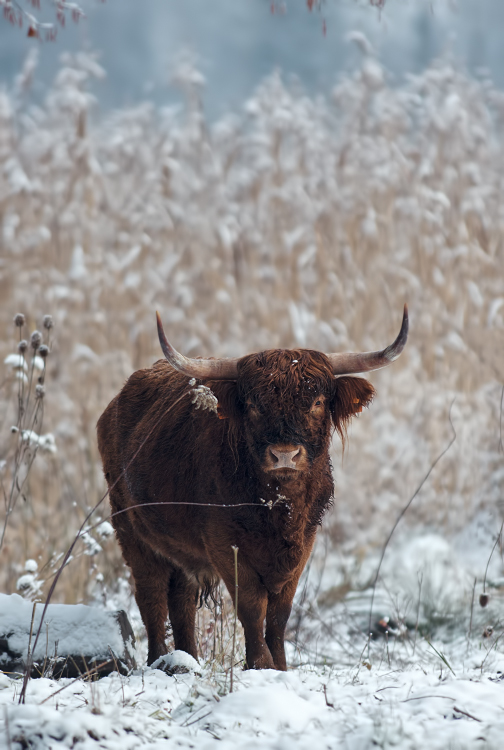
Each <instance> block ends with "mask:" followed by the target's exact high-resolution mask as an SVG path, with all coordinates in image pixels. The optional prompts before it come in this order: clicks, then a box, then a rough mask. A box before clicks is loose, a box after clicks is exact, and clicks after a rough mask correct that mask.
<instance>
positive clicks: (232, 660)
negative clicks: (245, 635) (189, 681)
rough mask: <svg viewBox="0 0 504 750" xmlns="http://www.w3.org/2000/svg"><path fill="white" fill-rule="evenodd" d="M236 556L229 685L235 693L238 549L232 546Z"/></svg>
mask: <svg viewBox="0 0 504 750" xmlns="http://www.w3.org/2000/svg"><path fill="white" fill-rule="evenodd" d="M232 550H233V555H234V572H235V597H234V620H233V646H232V649H231V677H230V683H229V692H230V693H232V692H233V670H234V660H235V649H236V625H237V619H238V547H236V546H235V545H233V546H232Z"/></svg>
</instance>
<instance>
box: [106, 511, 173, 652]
mask: <svg viewBox="0 0 504 750" xmlns="http://www.w3.org/2000/svg"><path fill="white" fill-rule="evenodd" d="M114 521H115V524H114V525H115V529H116V534H117V538H118V540H119V544H120V545H121V548H122V552H123V556H124V559H125V560H126V563H127V565H129V567H130V568H131V572H132V574H133V580H134V581H135V599H136V603H137V604H138V609H139V610H140V614H141V616H142V621H143V624H144V625H145V629H146V631H147V640H148V644H149V645H148V655H147V664H148V665H151V664H152V663H153V662H155V661H156V659H159V657H160V656H164V655H165V654H166V653H168V649H167V647H166V640H165V636H166V621H167V619H168V596H167V594H168V586H169V581H170V577H171V574H172V570H173V568H172V566H171V564H170V563H169V562H168V561H167V560H165V559H164V558H162V557H161V556H160V555H156V554H155V553H154V552H153V551H152V550H151V549H150V548H149V547H148V546H147V545H146V544H144V542H142V540H141V539H139V538H138V537H137V536H136V535H135V532H134V530H133V527H132V526H131V524H130V522H129V519H128V518H126V514H125V513H123V514H121V515H119V516H117V517H116V518H115V519H114Z"/></svg>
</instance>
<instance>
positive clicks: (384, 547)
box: [368, 399, 457, 633]
mask: <svg viewBox="0 0 504 750" xmlns="http://www.w3.org/2000/svg"><path fill="white" fill-rule="evenodd" d="M454 403H455V399H453V401H452V402H451V404H450V410H449V412H448V419H449V420H450V425H451V428H452V431H453V436H452V438H451V440H450V442H449V443H448V445H447V446H446V448H444V449H443V450H442V451H441V453H440V454H439V456H438V457H437V458H436V459H435V461H433V463H432V464H431V466H430V468H429V471H428V472H427V474H426V475H425V476H424V478H423V479H422V481H421V482H420V484H419V485H418V487H417V488H416V490H415V492H414V493H413V495H412V496H411V498H410V499H409V500H408V502H407V503H406V505H405V506H404V508H403V509H402V510H401V512H400V513H399V515H398V516H397V518H396V520H395V523H394V525H393V527H392V530H391V531H390V534H389V535H388V537H387V539H386V541H385V544H384V545H383V548H382V552H381V555H380V561H379V563H378V567H377V569H376V574H375V577H374V581H373V586H372V588H373V592H372V594H371V604H370V606H369V625H368V633H371V625H372V619H373V605H374V599H375V593H376V584H377V583H378V578H379V576H380V570H381V566H382V563H383V558H384V557H385V552H386V551H387V547H388V545H389V543H390V540H391V539H392V536H393V535H394V532H395V530H396V528H397V527H398V525H399V522H400V521H401V519H402V517H403V516H404V514H405V513H406V511H407V510H408V508H409V507H410V505H411V504H412V502H413V500H414V499H415V498H416V496H417V495H418V493H419V492H420V490H421V489H422V487H423V486H424V484H425V482H426V481H427V479H428V478H429V477H430V475H431V474H432V472H433V471H434V469H435V468H436V466H437V465H438V463H439V462H440V461H441V459H442V458H443V456H445V455H446V454H447V453H448V451H449V450H450V448H451V447H452V445H453V443H454V442H455V440H456V439H457V433H456V431H455V427H454V426H453V422H452V418H451V412H452V408H453V404H454Z"/></svg>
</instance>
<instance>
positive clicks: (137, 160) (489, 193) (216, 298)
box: [0, 55, 504, 638]
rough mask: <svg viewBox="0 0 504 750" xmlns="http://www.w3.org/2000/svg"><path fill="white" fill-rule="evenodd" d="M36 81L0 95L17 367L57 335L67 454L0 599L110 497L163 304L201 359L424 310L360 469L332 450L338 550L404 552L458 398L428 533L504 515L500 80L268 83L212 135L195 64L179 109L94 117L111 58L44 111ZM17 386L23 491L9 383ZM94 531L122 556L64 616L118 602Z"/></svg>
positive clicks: (376, 331) (87, 64) (19, 530)
mask: <svg viewBox="0 0 504 750" xmlns="http://www.w3.org/2000/svg"><path fill="white" fill-rule="evenodd" d="M31 75H32V71H31V70H30V65H29V64H28V65H27V68H26V70H25V71H24V72H23V74H22V75H21V76H20V77H19V79H18V81H17V82H16V84H15V85H14V86H13V88H12V90H10V91H3V92H0V227H1V234H0V299H1V307H0V332H1V334H0V357H1V361H2V362H3V359H4V358H5V357H6V356H7V355H8V354H9V353H11V352H13V351H15V346H16V338H15V335H16V334H15V329H14V325H13V323H12V320H13V316H14V314H15V313H17V312H23V313H24V314H25V315H26V316H27V320H28V324H27V329H26V330H27V333H28V334H29V333H30V332H31V330H33V328H35V327H40V326H41V320H42V315H43V314H45V313H51V314H52V315H53V318H54V322H55V329H54V334H53V344H52V352H51V354H50V356H49V358H48V364H47V383H46V391H47V395H46V398H45V401H46V406H45V417H44V425H43V430H42V431H43V432H44V433H45V432H48V431H50V432H52V433H54V435H55V440H56V445H57V448H58V453H57V454H55V455H50V454H42V453H41V452H39V455H37V457H36V460H35V462H34V465H33V468H32V471H31V474H30V477H29V480H28V482H27V485H26V488H25V489H26V491H25V492H24V499H22V500H20V501H19V502H18V504H17V506H16V509H15V513H14V514H13V516H12V518H11V520H10V526H9V529H8V532H7V534H6V542H5V544H4V547H3V549H2V550H1V552H0V555H1V557H0V559H1V564H0V590H2V591H6V592H11V591H14V590H15V587H16V580H17V578H18V576H19V575H20V573H21V571H22V569H23V565H24V562H25V560H26V559H27V558H34V559H36V560H37V561H38V562H39V567H42V566H45V565H46V563H48V561H50V560H54V559H55V558H56V557H57V556H58V555H59V554H60V553H61V552H63V551H64V550H65V549H66V548H67V546H68V544H69V542H70V541H71V539H72V538H73V536H74V534H75V532H76V530H77V528H78V526H79V524H80V523H81V522H82V519H83V518H84V516H85V514H86V512H87V511H88V509H89V508H90V507H92V506H93V505H94V504H95V502H96V501H97V499H98V498H99V497H100V495H101V494H102V493H103V492H104V490H105V483H104V481H103V477H102V474H101V465H100V461H99V456H98V453H97V447H96V436H95V424H96V421H97V419H98V417H99V415H100V413H101V412H102V410H103V409H104V407H105V406H106V404H107V403H108V402H109V400H110V399H111V398H112V396H113V395H114V394H115V393H116V392H117V390H118V389H119V388H120V387H121V385H122V383H123V382H124V380H125V378H126V377H127V376H128V375H129V374H130V373H131V372H132V370H133V369H135V368H138V367H145V366H148V365H150V364H151V363H152V361H153V360H155V359H157V358H159V356H160V352H159V348H158V344H157V340H156V330H155V319H154V311H155V310H156V309H159V310H160V312H161V313H162V317H163V321H164V323H165V326H166V329H167V332H168V335H169V337H170V339H171V340H172V341H173V344H174V345H175V346H176V347H177V348H178V349H179V350H180V351H182V352H184V353H185V354H188V355H191V356H196V355H203V356H210V355H224V356H227V355H229V356H237V355H241V354H245V353H247V352H250V351H254V350H261V349H265V348H271V347H277V346H283V347H289V346H294V345H296V346H307V347H310V348H314V349H322V350H326V351H338V350H340V351H342V350H348V349H361V350H362V349H376V348H379V347H381V346H384V345H385V344H387V343H390V341H391V340H392V339H393V338H394V337H395V334H396V333H397V331H398V329H399V325H400V319H401V311H402V306H403V303H404V302H405V301H407V302H408V304H409V307H410V316H411V329H410V330H411V333H410V342H409V343H408V347H407V350H406V351H405V353H404V354H403V356H402V358H401V360H400V361H399V362H397V363H396V364H394V366H393V367H391V368H389V369H388V370H386V371H385V372H380V373H376V375H374V376H373V382H374V383H375V385H376V387H377V389H378V396H377V398H376V400H375V403H374V404H373V405H372V406H371V409H370V410H369V411H368V412H366V413H365V414H363V415H362V417H361V418H359V420H358V421H357V422H356V424H355V426H354V428H353V429H352V431H351V434H350V441H349V447H348V448H347V451H346V454H345V457H344V462H342V461H341V459H340V448H339V446H338V445H336V441H335V446H334V452H335V460H334V465H335V474H336V480H337V484H338V495H337V502H336V507H335V510H334V512H333V513H332V515H331V516H330V517H329V518H328V519H327V522H326V525H325V528H326V532H327V534H328V535H329V539H330V541H331V543H334V544H336V543H337V544H338V545H340V546H341V547H342V548H344V549H346V550H352V551H353V552H355V553H356V554H357V555H358V554H364V553H365V551H366V550H367V549H369V547H370V546H374V545H380V544H382V543H383V541H384V538H385V537H386V534H387V530H388V529H389V528H390V526H391V523H392V522H393V519H394V517H395V515H396V514H397V512H398V509H399V508H400V507H402V505H403V504H404V503H405V502H406V501H407V499H408V497H409V496H410V494H411V492H412V490H413V489H414V488H415V486H416V485H417V483H418V481H419V480H420V478H421V477H422V476H423V475H424V474H425V472H426V470H427V469H428V467H429V465H430V463H431V461H432V460H433V459H434V457H435V456H436V455H437V453H438V452H439V451H440V449H442V447H443V446H444V445H445V444H446V442H448V440H449V437H450V435H451V427H450V424H449V421H448V410H449V407H450V404H451V402H452V400H453V398H455V399H456V401H455V405H454V407H453V421H454V426H455V429H456V431H457V441H456V444H455V446H454V447H453V448H452V449H451V451H450V453H449V455H448V456H447V457H446V459H444V461H443V465H442V467H440V470H439V471H437V472H436V473H435V474H434V475H433V477H432V480H431V481H430V483H429V486H428V487H426V488H425V491H424V492H423V494H422V497H421V501H420V500H419V502H418V504H417V505H416V506H414V507H413V508H412V510H411V512H410V515H409V521H410V523H412V524H415V523H421V524H423V525H430V526H432V527H434V528H438V529H439V528H440V529H441V530H442V531H443V532H445V533H448V532H450V531H456V530H458V529H460V528H462V527H463V526H464V524H466V523H468V521H470V520H471V519H472V518H473V517H474V515H475V514H476V513H477V511H478V510H479V509H480V508H481V507H488V508H491V509H492V510H493V511H495V510H496V509H497V508H498V507H499V506H498V503H499V501H500V499H501V497H502V489H503V483H504V473H503V472H502V469H501V467H502V455H501V454H499V445H498V442H499V413H500V411H499V410H500V396H501V385H500V384H501V382H502V381H503V378H504V361H503V357H502V351H503V349H502V344H503V341H504V290H503V274H502V271H503V255H504V247H503V228H504V214H503V209H502V202H501V199H500V196H501V195H502V194H503V185H502V181H503V177H502V175H503V174H504V168H503V167H504V164H503V155H502V149H501V148H500V144H501V143H502V136H503V132H502V115H503V113H504V103H503V98H502V95H500V94H498V93H497V92H495V91H494V90H493V89H492V87H491V86H490V84H488V82H484V81H483V82H477V81H475V80H472V79H470V78H468V77H467V76H465V75H464V74H462V73H460V72H458V71H456V70H455V69H454V68H453V67H452V66H451V65H450V64H449V63H448V62H446V61H440V62H438V63H436V64H435V65H434V66H433V67H432V68H430V69H429V70H427V71H425V72H424V74H423V75H421V76H419V77H415V78H413V77H412V78H410V79H408V80H407V81H406V82H405V83H403V84H401V85H400V86H398V87H392V86H390V85H389V84H388V83H387V80H386V75H385V73H384V71H383V70H382V69H381V67H380V66H379V64H378V63H377V61H376V60H374V59H372V58H365V59H364V60H363V63H362V67H361V68H360V69H359V70H357V71H356V72H355V73H354V74H353V75H352V76H351V77H348V78H346V79H344V80H343V81H341V82H340V83H339V85H338V86H337V87H336V88H335V89H334V91H333V92H331V93H330V94H328V96H327V98H325V99H322V98H320V99H314V98H310V96H308V95H307V94H306V93H304V92H302V91H299V90H296V89H289V88H288V87H286V85H285V83H284V82H282V80H281V78H280V77H279V76H278V75H273V76H271V77H270V78H268V79H267V80H265V81H264V83H263V84H262V86H261V87H260V88H259V90H258V91H256V93H255V94H254V96H253V98H252V99H251V100H250V101H249V102H248V103H247V105H246V107H245V109H244V111H243V112H239V113H236V114H230V115H229V116H228V117H226V118H223V119H221V120H220V121H218V122H216V123H209V122H207V121H206V120H205V117H204V114H203V112H202V106H201V85H202V83H201V78H200V77H199V75H198V73H197V72H196V71H194V70H193V69H191V68H190V67H189V66H185V67H184V66H182V67H181V69H180V71H179V75H178V78H177V81H178V83H179V84H180V86H181V88H182V91H183V94H184V97H185V105H184V107H183V109H182V110H181V111H179V112H177V111H173V110H166V111H157V110H155V109H154V108H153V107H151V106H149V105H147V104H146V105H143V106H139V107H137V108H135V109H132V110H128V111H120V112H116V113H115V114H113V115H110V116H108V117H107V118H105V119H103V120H99V121H94V120H93V118H92V117H91V116H90V113H91V112H92V104H93V99H92V96H91V95H90V94H89V88H90V85H91V80H92V78H93V76H95V75H96V76H98V75H101V70H100V68H99V66H98V65H97V64H96V62H95V61H94V60H93V58H91V57H87V56H86V57H85V56H82V55H78V56H76V57H72V58H67V59H66V60H65V61H64V63H63V64H62V66H61V69H60V72H59V74H58V77H57V79H56V81H55V83H54V85H53V87H52V89H51V90H50V91H49V92H48V94H47V98H46V100H45V101H44V103H43V104H42V105H41V106H40V107H37V108H34V107H30V106H28V105H27V104H26V103H25V101H24V96H25V89H26V87H27V86H28V85H29V81H30V77H31ZM4 378H5V382H3V381H4ZM0 382H2V389H1V391H0V425H1V433H0V460H5V461H6V464H5V465H4V467H3V477H2V479H3V483H4V485H7V484H8V483H9V481H10V480H11V474H10V473H9V472H11V464H10V460H11V457H12V455H13V451H14V449H15V441H16V440H17V437H16V435H12V434H11V433H10V426H11V424H15V423H16V399H15V394H16V385H15V383H14V381H13V378H12V374H11V373H10V371H9V368H7V367H6V368H5V371H4V373H3V375H2V377H1V378H0ZM106 512H107V511H106V510H105V509H104V510H103V512H102V513H101V515H102V517H104V516H105V515H106ZM503 512H504V511H503V507H502V504H501V505H500V513H503ZM497 531H498V526H497V527H496V533H497ZM93 535H94V536H96V539H97V540H98V542H99V544H100V546H101V548H102V549H101V551H97V548H96V547H93V545H92V544H91V543H90V544H88V545H87V546H86V545H82V546H81V547H80V551H79V552H78V553H77V555H76V558H75V559H74V560H73V561H72V562H71V563H70V565H69V566H68V569H67V570H66V571H65V573H64V575H63V577H62V580H61V583H60V585H59V587H58V590H57V591H56V599H60V600H65V601H67V602H75V601H86V600H87V599H89V597H91V596H92V595H96V591H97V588H98V589H99V588H100V587H102V588H103V589H104V591H105V592H106V591H109V592H111V591H113V590H116V589H117V587H118V586H119V585H122V583H121V582H119V583H118V579H121V578H122V576H123V564H122V561H121V559H120V555H119V552H118V549H117V547H116V544H115V542H114V540H113V539H111V538H110V539H106V538H105V539H103V538H102V537H100V535H99V533H98V532H97V531H96V532H93ZM53 572H54V568H53V567H52V566H51V564H49V565H47V566H46V567H45V568H44V570H43V571H42V574H41V577H42V578H44V579H45V578H48V579H49V578H50V576H51V575H52V574H53ZM97 574H100V575H99V576H98V583H97ZM102 576H103V582H102V583H100V581H101V577H102ZM212 637H213V636H212ZM209 638H210V635H209Z"/></svg>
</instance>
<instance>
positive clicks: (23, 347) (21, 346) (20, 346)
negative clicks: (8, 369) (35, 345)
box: [17, 339, 28, 354]
mask: <svg viewBox="0 0 504 750" xmlns="http://www.w3.org/2000/svg"><path fill="white" fill-rule="evenodd" d="M17 348H18V352H19V353H20V354H24V353H25V351H26V350H27V349H28V342H27V341H26V339H22V340H21V341H20V342H19V344H18V347H17Z"/></svg>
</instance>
